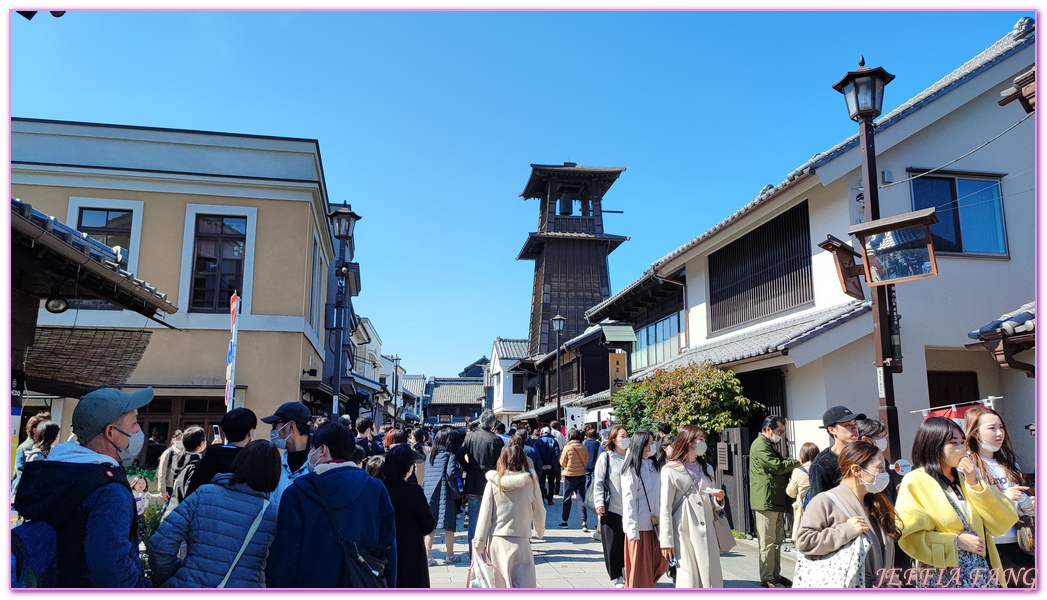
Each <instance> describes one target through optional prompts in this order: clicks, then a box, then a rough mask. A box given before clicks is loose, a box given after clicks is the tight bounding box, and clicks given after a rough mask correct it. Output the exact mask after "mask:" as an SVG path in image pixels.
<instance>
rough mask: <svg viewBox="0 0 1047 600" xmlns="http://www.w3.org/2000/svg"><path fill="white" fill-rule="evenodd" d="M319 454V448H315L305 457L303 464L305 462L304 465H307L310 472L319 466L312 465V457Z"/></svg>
mask: <svg viewBox="0 0 1047 600" xmlns="http://www.w3.org/2000/svg"><path fill="white" fill-rule="evenodd" d="M319 453H320V448H317V449H316V450H313V451H312V452H310V453H309V456H306V457H305V462H306V464H308V466H309V470H310V471H313V470H315V469H316V467H317V466H318V465H319V463H316V464H314V463H313V455H315V454H319Z"/></svg>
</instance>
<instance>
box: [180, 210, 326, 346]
mask: <svg viewBox="0 0 1047 600" xmlns="http://www.w3.org/2000/svg"><path fill="white" fill-rule="evenodd" d="M198 214H199V215H222V216H230V217H247V237H246V240H245V243H244V277H243V282H242V287H243V290H241V291H240V293H239V295H240V314H241V316H248V315H251V306H252V304H253V299H254V294H253V291H254V289H253V288H254V260H255V240H256V239H257V236H258V208H257V207H254V206H232V205H221V204H187V205H186V207H185V227H184V229H183V230H182V267H181V272H180V275H179V286H178V306H185V307H188V306H189V299H190V298H191V297H192V296H191V295H190V294H191V290H192V284H193V274H194V261H195V259H196V217H197V215H198ZM181 312H182V311H179V313H181ZM185 318H186V319H187V321H188V322H187V323H186V326H187V327H205V328H211V327H214V326H217V327H218V328H223V329H224V328H226V327H228V326H229V315H228V313H225V314H222V313H221V312H218V313H210V312H194V311H190V310H188V309H186V310H185ZM299 318H301V317H299ZM212 321H213V324H212ZM314 346H315V344H314Z"/></svg>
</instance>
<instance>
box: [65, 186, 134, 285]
mask: <svg viewBox="0 0 1047 600" xmlns="http://www.w3.org/2000/svg"><path fill="white" fill-rule="evenodd" d="M144 207H145V202H143V201H141V200H118V199H115V198H88V197H84V196H70V197H69V206H68V208H67V210H66V220H65V222H66V223H67V224H69V225H70V226H71V227H75V226H76V225H78V224H79V223H80V211H81V210H83V209H87V210H127V211H131V247H130V248H125V250H126V251H127V271H128V272H129V273H134V274H135V276H136V277H140V275H139V274H138V252H139V249H140V248H141V247H142V212H143V210H144Z"/></svg>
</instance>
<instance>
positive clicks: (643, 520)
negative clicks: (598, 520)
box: [622, 431, 669, 588]
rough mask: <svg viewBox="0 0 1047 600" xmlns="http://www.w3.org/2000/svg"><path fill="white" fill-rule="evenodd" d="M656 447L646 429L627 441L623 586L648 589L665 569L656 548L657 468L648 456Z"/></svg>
mask: <svg viewBox="0 0 1047 600" xmlns="http://www.w3.org/2000/svg"><path fill="white" fill-rule="evenodd" d="M657 449H658V445H657V443H655V441H654V438H653V437H652V436H651V432H649V431H637V432H636V433H634V434H633V437H632V438H631V439H630V440H629V450H628V451H627V452H626V453H625V465H623V467H622V505H623V506H622V509H623V513H622V529H623V530H624V531H625V571H624V572H625V587H627V588H652V587H654V584H655V582H657V581H658V578H659V577H661V576H662V575H663V574H664V573H665V572H666V571H667V570H669V561H667V560H666V559H665V557H664V556H662V553H661V551H660V549H659V547H658V535H657V534H656V533H655V531H654V528H655V527H657V526H658V492H659V490H660V489H661V485H660V482H659V480H658V471H657V470H655V468H654V463H653V462H652V461H651V457H652V456H654V454H655V452H656V451H657Z"/></svg>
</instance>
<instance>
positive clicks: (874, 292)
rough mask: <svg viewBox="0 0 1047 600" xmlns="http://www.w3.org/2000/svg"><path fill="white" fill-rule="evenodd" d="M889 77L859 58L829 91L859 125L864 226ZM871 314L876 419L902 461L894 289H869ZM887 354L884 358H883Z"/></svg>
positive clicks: (872, 214)
mask: <svg viewBox="0 0 1047 600" xmlns="http://www.w3.org/2000/svg"><path fill="white" fill-rule="evenodd" d="M892 79H894V75H891V74H890V73H888V72H887V71H885V70H883V68H881V67H876V68H875V69H870V68H868V67H866V66H865V57H860V58H859V61H858V70H856V71H851V72H849V73H847V75H845V76H844V78H843V79H841V80H840V81H838V82H837V83H835V84H834V85H833V86H832V87H833V89H835V90H836V91H838V92H840V93H841V94H843V96H844V100H845V101H846V103H847V112H848V114H849V115H850V117H851V119H852V120H854V121H857V122H858V145H859V146H860V148H861V156H862V187H863V194H864V196H865V221H866V223H869V222H872V221H875V220H877V219H879V218H880V197H879V192H878V190H877V180H876V146H875V143H874V131H873V119H875V118H876V117H878V116H879V115H880V112H881V109H882V107H883V88H884V86H886V85H887V84H888V83H890V82H891V80H892ZM870 295H871V296H872V313H873V340H874V341H875V343H876V361H875V363H874V364H875V365H876V382H877V390H878V393H879V398H880V409H879V416H880V418H881V419H883V421H884V423H886V424H887V431H888V450H887V457H886V458H887V460H888V461H890V460H891V459H892V458H894V459H899V458H901V439H900V436H899V435H898V409H897V408H896V407H895V405H894V377H893V375H894V373H895V372H899V373H900V372H901V365H900V364H893V363H894V362H895V361H893V360H892V339H891V338H892V335H891V323H892V317H893V316H894V315H893V312H894V311H893V303H892V302H891V299H893V298H894V286H893V285H879V286H875V287H872V286H870ZM885 354H886V356H885Z"/></svg>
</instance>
